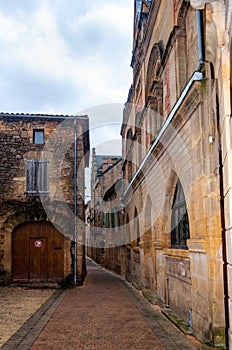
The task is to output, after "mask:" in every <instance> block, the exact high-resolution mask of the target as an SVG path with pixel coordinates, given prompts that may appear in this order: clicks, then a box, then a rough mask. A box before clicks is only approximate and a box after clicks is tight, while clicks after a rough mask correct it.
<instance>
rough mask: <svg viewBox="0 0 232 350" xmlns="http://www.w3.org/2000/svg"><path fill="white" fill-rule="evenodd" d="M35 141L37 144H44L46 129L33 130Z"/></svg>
mask: <svg viewBox="0 0 232 350" xmlns="http://www.w3.org/2000/svg"><path fill="white" fill-rule="evenodd" d="M33 143H35V144H37V145H43V144H44V130H43V129H37V130H36V129H35V130H33Z"/></svg>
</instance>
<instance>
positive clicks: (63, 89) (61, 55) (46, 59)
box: [0, 0, 133, 114]
mask: <svg viewBox="0 0 232 350" xmlns="http://www.w3.org/2000/svg"><path fill="white" fill-rule="evenodd" d="M0 9H1V11H0V50H1V55H0V72H1V73H0V91H1V93H0V110H1V111H3V112H14V113H17V112H23V113H49V114H75V113H78V112H80V111H82V110H85V109H88V108H90V107H93V106H96V105H101V104H110V103H124V102H125V101H126V98H127V94H128V90H129V87H130V84H131V81H132V70H131V68H130V60H131V51H132V31H133V0H85V1H81V0H10V1H6V0H0Z"/></svg>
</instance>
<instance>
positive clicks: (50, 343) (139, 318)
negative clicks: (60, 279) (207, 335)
mask: <svg viewBox="0 0 232 350" xmlns="http://www.w3.org/2000/svg"><path fill="white" fill-rule="evenodd" d="M62 295H63V297H62V296H61V295H60V296H58V298H57V299H56V300H55V303H56V304H58V306H57V305H56V306H55V307H54V306H53V309H55V311H54V310H53V311H52V312H53V314H52V312H51V308H52V307H51V306H50V307H49V310H50V316H49V317H50V319H49V321H48V322H47V320H46V322H47V324H46V325H45V327H44V329H43V330H42V332H41V333H40V335H39V336H38V334H37V333H39V332H40V330H39V332H38V329H37V330H36V328H38V325H37V327H36V325H34V326H33V327H32V329H31V330H30V331H29V334H28V335H27V336H25V337H24V340H22V342H21V343H18V344H17V349H20V350H21V349H22V350H27V349H32V350H45V349H54V350H55V349H63V350H66V349H67V350H72V349H81V350H89V349H94V350H126V349H131V350H136V349H139V350H146V349H147V350H165V349H166V350H176V349H183V350H196V349H197V347H195V346H194V345H193V344H192V342H190V341H189V340H188V339H187V338H186V336H184V335H183V334H182V333H181V332H180V331H179V330H177V329H176V328H175V327H174V326H173V325H172V324H171V323H170V322H169V321H168V320H167V319H166V318H165V317H164V316H163V315H162V314H161V313H160V312H159V311H158V310H156V309H155V308H154V307H152V306H151V305H150V304H149V303H148V302H147V301H146V300H145V299H144V298H143V297H142V296H140V294H139V293H138V292H137V291H136V290H134V288H133V287H130V286H128V284H127V283H126V282H123V280H122V279H121V278H120V277H118V276H115V275H114V274H112V273H110V272H107V271H105V270H104V269H102V268H100V267H99V266H97V265H96V264H95V263H93V262H91V261H88V275H87V277H86V280H85V283H84V286H82V287H78V288H72V289H68V290H66V291H65V292H64V293H63V294H62ZM57 300H58V301H57ZM43 317H45V318H46V312H45V313H44V315H43ZM46 322H45V323H46ZM38 324H39V322H38ZM43 326H44V325H43ZM43 326H41V329H42V327H43ZM19 333H20V332H19ZM37 336H38V338H37V339H36V340H35V338H36V337H37ZM33 337H34V338H33ZM33 342H34V343H33ZM15 344H16V343H15ZM32 344H33V345H32ZM31 345H32V346H31ZM8 346H11V347H9V349H13V347H12V344H11V345H10V344H8ZM6 348H7V347H6Z"/></svg>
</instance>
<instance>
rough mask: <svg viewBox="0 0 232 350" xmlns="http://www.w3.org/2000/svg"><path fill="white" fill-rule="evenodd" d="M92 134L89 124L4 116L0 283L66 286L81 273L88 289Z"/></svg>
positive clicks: (0, 123) (0, 125)
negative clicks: (86, 208) (86, 243)
mask: <svg viewBox="0 0 232 350" xmlns="http://www.w3.org/2000/svg"><path fill="white" fill-rule="evenodd" d="M88 128H89V127H88V117H87V116H78V117H76V116H59V115H33V114H8V113H1V114H0V141H1V149H0V195H1V196H0V279H1V281H2V282H4V283H9V282H12V281H13V282H41V281H42V282H60V281H62V280H63V279H64V278H65V277H67V276H69V275H70V274H72V273H73V272H75V270H76V273H77V275H76V276H77V277H76V278H77V282H80V283H81V282H82V281H83V279H84V277H85V274H86V270H85V247H84V239H85V231H84V228H85V226H84V222H85V218H84V200H83V198H84V189H85V185H84V178H85V176H84V171H85V167H86V166H88V161H89V153H88V152H89V134H88ZM75 214H76V215H75ZM72 241H74V242H76V245H75V244H71V242H72ZM71 246H72V248H71ZM75 247H76V248H75ZM73 248H74V249H73ZM73 254H74V256H75V257H76V260H77V261H76V265H75V261H73ZM74 260H75V259H74ZM74 281H75V279H74Z"/></svg>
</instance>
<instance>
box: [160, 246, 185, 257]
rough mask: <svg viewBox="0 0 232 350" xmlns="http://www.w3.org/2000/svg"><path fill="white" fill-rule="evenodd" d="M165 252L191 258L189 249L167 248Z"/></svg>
mask: <svg viewBox="0 0 232 350" xmlns="http://www.w3.org/2000/svg"><path fill="white" fill-rule="evenodd" d="M164 254H165V255H168V256H172V257H175V258H182V259H189V251H188V250H187V249H176V248H175V249H174V248H165V249H164Z"/></svg>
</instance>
